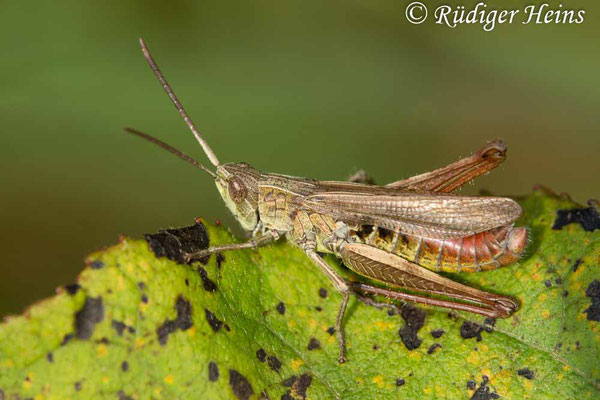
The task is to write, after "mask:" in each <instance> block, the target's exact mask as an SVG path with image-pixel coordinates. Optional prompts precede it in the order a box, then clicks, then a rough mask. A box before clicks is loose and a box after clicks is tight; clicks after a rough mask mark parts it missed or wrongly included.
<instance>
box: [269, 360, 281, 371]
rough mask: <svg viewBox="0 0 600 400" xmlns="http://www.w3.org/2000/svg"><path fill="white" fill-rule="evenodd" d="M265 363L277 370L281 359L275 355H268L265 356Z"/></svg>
mask: <svg viewBox="0 0 600 400" xmlns="http://www.w3.org/2000/svg"><path fill="white" fill-rule="evenodd" d="M267 364H269V367H271V369H272V370H273V371H276V372H279V370H280V369H281V361H279V358H277V357H275V356H269V357H268V358H267Z"/></svg>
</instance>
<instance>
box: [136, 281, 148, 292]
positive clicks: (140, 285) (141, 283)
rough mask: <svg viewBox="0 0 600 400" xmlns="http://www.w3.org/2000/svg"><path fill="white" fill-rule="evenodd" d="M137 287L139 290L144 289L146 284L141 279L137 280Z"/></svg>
mask: <svg viewBox="0 0 600 400" xmlns="http://www.w3.org/2000/svg"><path fill="white" fill-rule="evenodd" d="M137 286H138V288H140V290H146V284H145V283H144V282H142V281H139V282H138V283H137Z"/></svg>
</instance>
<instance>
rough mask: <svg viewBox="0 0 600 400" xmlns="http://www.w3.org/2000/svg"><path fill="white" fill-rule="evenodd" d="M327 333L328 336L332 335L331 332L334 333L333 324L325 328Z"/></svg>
mask: <svg viewBox="0 0 600 400" xmlns="http://www.w3.org/2000/svg"><path fill="white" fill-rule="evenodd" d="M327 333H329V336H333V334H334V333H335V328H334V327H333V326H330V327H329V328H327Z"/></svg>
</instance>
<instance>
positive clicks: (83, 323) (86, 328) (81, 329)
mask: <svg viewBox="0 0 600 400" xmlns="http://www.w3.org/2000/svg"><path fill="white" fill-rule="evenodd" d="M103 318H104V305H103V304H102V297H87V298H86V299H85V303H84V304H83V307H82V308H81V310H79V311H78V312H77V313H76V314H75V334H76V335H77V337H78V338H79V339H89V338H90V337H92V334H93V333H94V326H95V325H96V324H97V323H99V322H100V321H102V319H103Z"/></svg>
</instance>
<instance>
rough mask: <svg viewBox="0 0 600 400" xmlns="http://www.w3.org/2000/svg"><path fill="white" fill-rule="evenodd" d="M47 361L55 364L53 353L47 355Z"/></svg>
mask: <svg viewBox="0 0 600 400" xmlns="http://www.w3.org/2000/svg"><path fill="white" fill-rule="evenodd" d="M46 360H48V362H51V363H53V362H54V354H52V352H50V353H48V354H46Z"/></svg>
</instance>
